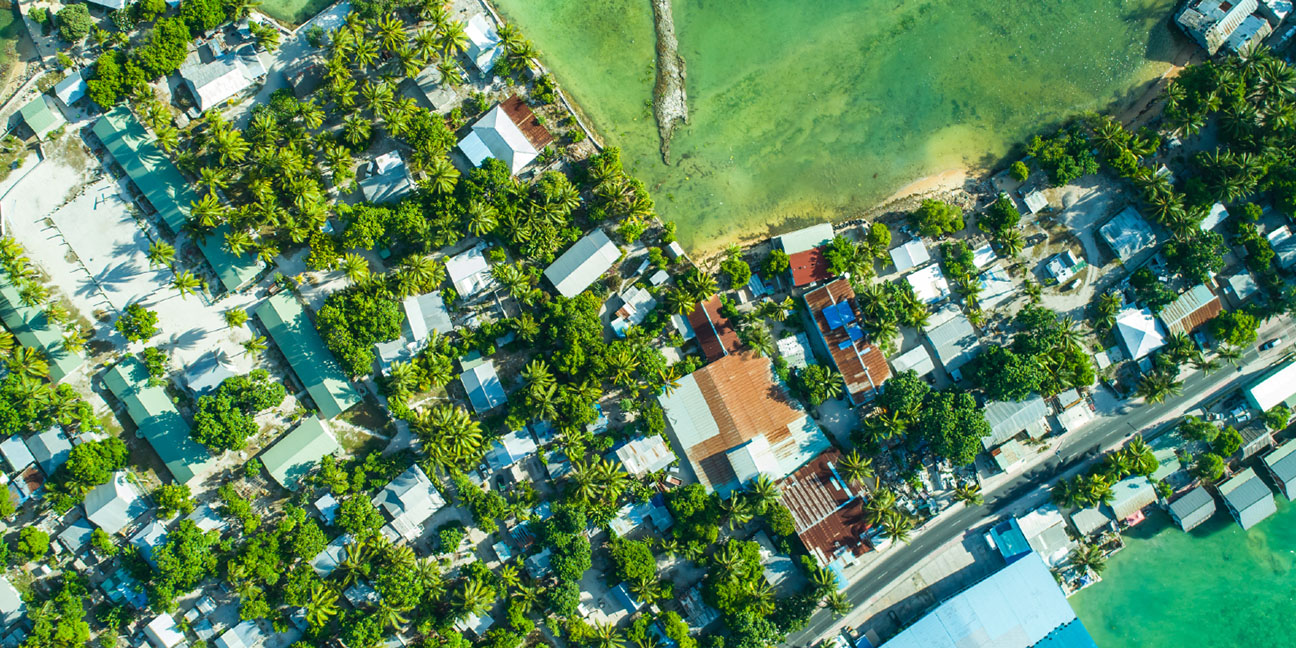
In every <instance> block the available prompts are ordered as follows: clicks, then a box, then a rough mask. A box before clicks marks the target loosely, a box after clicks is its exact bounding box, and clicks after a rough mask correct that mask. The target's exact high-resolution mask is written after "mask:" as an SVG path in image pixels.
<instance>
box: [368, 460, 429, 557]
mask: <svg viewBox="0 0 1296 648" xmlns="http://www.w3.org/2000/svg"><path fill="white" fill-rule="evenodd" d="M445 503H446V502H445V499H444V498H443V497H441V493H440V492H438V491H437V489H436V486H435V485H433V483H432V480H431V479H428V476H427V474H426V473H424V472H423V469H422V468H419V467H418V465H413V466H410V467H409V468H408V469H407V470H406V471H405V472H403V473H401V474H399V475H397V476H396V478H395V479H393V480H391V483H389V484H387V486H386V487H384V488H383V489H382V491H381V492H379V493H378V494H377V495H375V496H374V498H373V504H374V506H376V507H378V509H379V510H381V511H383V512H385V513H386V514H387V517H388V518H389V519H390V520H391V523H390V526H391V528H392V529H394V530H395V531H396V532H397V534H399V537H401V538H404V539H405V540H406V541H413V540H415V539H417V538H418V537H419V536H420V535H422V534H423V531H424V529H423V523H424V522H427V521H428V519H429V518H431V517H432V514H433V513H436V512H437V511H438V510H440V509H441V507H442V506H445Z"/></svg>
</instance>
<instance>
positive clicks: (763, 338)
mask: <svg viewBox="0 0 1296 648" xmlns="http://www.w3.org/2000/svg"><path fill="white" fill-rule="evenodd" d="M742 337H743V342H745V343H746V344H747V346H748V347H750V348H751V350H752V351H755V352H756V353H757V354H758V355H761V356H765V357H769V356H772V355H774V336H773V334H771V333H770V331H769V329H768V328H766V327H765V325H764V324H760V323H756V324H752V325H751V326H748V327H746V328H744V329H743V330H742Z"/></svg>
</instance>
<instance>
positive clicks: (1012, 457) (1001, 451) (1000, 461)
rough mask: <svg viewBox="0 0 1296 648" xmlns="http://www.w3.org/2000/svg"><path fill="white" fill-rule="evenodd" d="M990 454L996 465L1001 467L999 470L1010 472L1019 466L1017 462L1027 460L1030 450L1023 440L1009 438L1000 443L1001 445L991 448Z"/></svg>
mask: <svg viewBox="0 0 1296 648" xmlns="http://www.w3.org/2000/svg"><path fill="white" fill-rule="evenodd" d="M989 454H990V458H991V459H992V460H994V462H995V465H996V466H998V467H999V470H1002V471H1003V472H1008V471H1010V470H1012V469H1013V468H1015V467H1017V464H1019V463H1021V462H1023V461H1025V460H1026V457H1027V456H1029V454H1030V452H1029V451H1028V450H1027V449H1026V446H1025V445H1023V444H1022V442H1021V441H1018V440H1017V439H1008V440H1007V441H1004V442H1003V443H1001V444H999V447H997V448H994V449H993V450H990V452H989Z"/></svg>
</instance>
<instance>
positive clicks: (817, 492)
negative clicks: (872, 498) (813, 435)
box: [778, 449, 872, 565]
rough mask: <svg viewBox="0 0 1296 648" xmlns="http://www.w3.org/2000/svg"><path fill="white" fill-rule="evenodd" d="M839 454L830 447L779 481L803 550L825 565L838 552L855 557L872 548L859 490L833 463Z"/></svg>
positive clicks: (780, 490)
mask: <svg viewBox="0 0 1296 648" xmlns="http://www.w3.org/2000/svg"><path fill="white" fill-rule="evenodd" d="M840 461H841V453H839V452H838V451H837V450H836V449H831V450H828V451H826V452H824V453H823V454H821V455H819V456H818V457H815V458H814V459H813V460H811V461H810V463H808V464H806V465H804V466H802V467H801V468H799V469H798V470H797V471H796V472H794V473H792V474H791V475H788V476H787V478H786V479H784V480H782V481H780V482H779V484H778V485H779V493H780V498H781V499H782V501H783V504H784V505H785V506H787V507H788V510H789V511H791V512H792V522H793V526H795V527H796V531H797V537H799V538H801V543H802V544H804V545H805V547H806V551H809V552H810V554H811V555H812V556H814V557H815V559H816V560H817V561H818V562H819V564H820V565H827V564H828V563H830V562H832V560H833V558H834V557H835V556H836V555H837V554H838V553H839V552H841V551H848V552H850V553H852V554H854V555H856V556H860V555H863V554H864V553H866V552H868V551H869V550H871V549H872V547H871V546H869V544H868V541H867V540H865V538H866V537H867V536H868V530H869V526H870V525H869V524H868V521H867V517H866V515H865V513H864V498H863V492H857V491H856V490H855V488H854V487H853V486H851V485H850V484H848V483H846V481H845V479H844V478H842V477H841V475H839V474H838V473H837V472H836V471H835V470H834V466H835V465H836V464H837V463H839V462H840Z"/></svg>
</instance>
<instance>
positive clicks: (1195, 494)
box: [1170, 486, 1215, 520]
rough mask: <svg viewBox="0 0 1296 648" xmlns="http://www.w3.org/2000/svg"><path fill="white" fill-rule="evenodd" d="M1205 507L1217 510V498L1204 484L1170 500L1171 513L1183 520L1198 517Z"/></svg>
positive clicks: (1213, 510)
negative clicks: (1212, 495)
mask: <svg viewBox="0 0 1296 648" xmlns="http://www.w3.org/2000/svg"><path fill="white" fill-rule="evenodd" d="M1205 509H1209V510H1210V511H1211V512H1212V513H1213V512H1215V498H1214V497H1211V494H1210V492H1209V491H1207V490H1206V489H1205V488H1204V487H1202V486H1198V487H1196V488H1193V489H1192V490H1189V491H1188V492H1186V493H1184V494H1183V495H1181V496H1180V497H1179V498H1178V499H1176V500H1175V501H1173V502H1170V513H1171V514H1172V515H1174V516H1175V517H1177V518H1179V519H1181V520H1186V519H1189V518H1192V517H1196V516H1197V515H1199V514H1200V513H1199V512H1200V511H1203V510H1205Z"/></svg>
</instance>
